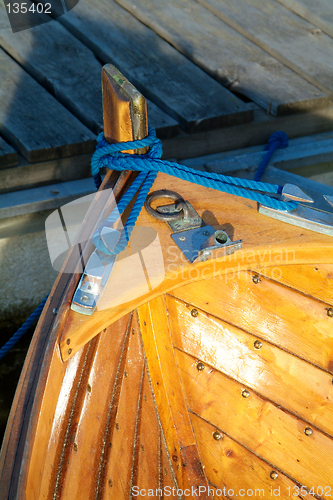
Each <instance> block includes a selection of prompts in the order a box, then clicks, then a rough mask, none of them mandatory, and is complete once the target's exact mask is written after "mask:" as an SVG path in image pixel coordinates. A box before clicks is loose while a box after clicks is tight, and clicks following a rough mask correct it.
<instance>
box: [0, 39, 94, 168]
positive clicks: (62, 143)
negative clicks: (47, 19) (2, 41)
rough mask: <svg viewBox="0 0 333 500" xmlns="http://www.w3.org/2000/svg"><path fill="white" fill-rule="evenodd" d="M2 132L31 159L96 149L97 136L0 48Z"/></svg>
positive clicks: (0, 124)
mask: <svg viewBox="0 0 333 500" xmlns="http://www.w3.org/2000/svg"><path fill="white" fill-rule="evenodd" d="M0 73H1V80H0V132H1V134H2V135H3V136H4V137H5V139H7V140H8V141H9V142H10V143H11V144H12V145H13V146H15V148H17V149H18V151H20V153H21V154H22V155H23V156H25V158H27V160H29V161H38V160H48V159H51V158H59V157H64V156H71V155H76V154H79V153H82V154H83V153H88V152H92V151H93V150H94V144H95V136H94V135H93V133H92V132H90V130H89V129H88V128H86V127H85V126H84V125H83V124H82V123H81V122H80V121H79V120H78V119H77V118H75V117H74V116H73V115H72V114H71V113H70V112H69V111H67V109H65V108H64V107H63V106H62V105H61V104H60V103H59V102H58V101H57V100H56V99H55V98H54V97H52V96H51V95H50V94H49V93H48V92H47V90H45V89H44V88H43V87H41V85H39V84H38V83H37V82H36V81H35V80H34V79H33V78H31V76H30V75H28V74H27V73H26V72H25V71H24V69H22V68H21V67H20V66H19V65H18V64H17V63H16V62H15V61H13V59H12V58H11V57H10V56H9V55H8V54H6V53H5V52H4V51H3V50H2V49H0Z"/></svg>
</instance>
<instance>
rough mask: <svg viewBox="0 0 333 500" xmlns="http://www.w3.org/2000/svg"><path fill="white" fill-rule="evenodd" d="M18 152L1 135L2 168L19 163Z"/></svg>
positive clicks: (0, 160) (0, 165)
mask: <svg viewBox="0 0 333 500" xmlns="http://www.w3.org/2000/svg"><path fill="white" fill-rule="evenodd" d="M17 163H18V159H17V153H16V151H15V149H13V148H12V147H11V146H10V145H9V144H7V142H6V141H5V140H4V139H3V138H2V137H0V169H1V168H7V167H13V166H14V165H17Z"/></svg>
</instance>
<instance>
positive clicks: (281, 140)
mask: <svg viewBox="0 0 333 500" xmlns="http://www.w3.org/2000/svg"><path fill="white" fill-rule="evenodd" d="M287 146H288V136H287V134H286V133H285V132H274V134H272V135H271V136H270V138H269V141H268V144H266V146H265V147H264V151H267V150H268V151H267V153H266V154H265V156H264V158H263V160H262V162H261V163H260V165H259V167H258V170H257V172H256V175H255V177H254V180H255V181H260V179H261V177H262V175H263V173H264V171H265V169H266V167H267V165H268V163H269V160H270V159H271V158H272V156H273V153H274V151H275V150H276V149H277V148H286V147H287Z"/></svg>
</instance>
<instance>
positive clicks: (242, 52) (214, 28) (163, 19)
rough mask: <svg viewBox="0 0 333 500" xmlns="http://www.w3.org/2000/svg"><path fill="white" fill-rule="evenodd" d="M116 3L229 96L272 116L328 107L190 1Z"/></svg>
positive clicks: (291, 74) (302, 82)
mask: <svg viewBox="0 0 333 500" xmlns="http://www.w3.org/2000/svg"><path fill="white" fill-rule="evenodd" d="M117 2H118V3H119V4H121V5H122V6H123V7H125V8H126V9H127V10H129V11H130V12H131V13H132V14H133V15H135V16H136V17H137V18H138V19H140V21H142V22H143V23H145V24H146V25H147V26H149V27H150V28H152V29H154V30H155V31H156V33H158V34H159V35H160V36H161V37H163V38H164V39H165V40H167V41H168V42H169V43H170V44H172V45H173V46H174V47H176V48H177V49H178V50H179V51H180V52H182V53H183V54H185V55H186V56H187V57H188V58H189V59H191V60H192V61H194V62H195V63H196V64H197V65H198V66H200V67H201V68H203V69H204V70H205V71H206V72H207V73H209V74H211V75H212V76H213V77H214V78H216V79H218V80H219V81H220V82H221V83H223V84H224V85H225V86H227V87H228V88H229V89H230V90H232V91H236V92H239V93H241V94H243V95H245V96H247V97H248V98H249V99H251V100H253V101H255V102H256V103H257V104H259V105H260V106H262V107H264V108H265V109H268V111H270V112H271V113H273V114H278V115H279V114H284V113H290V112H298V111H305V110H309V109H311V108H313V107H316V106H324V105H326V104H327V102H328V101H327V96H326V95H325V94H324V93H323V92H322V91H321V90H319V89H318V88H317V87H315V86H314V85H312V84H310V83H309V82H307V81H306V80H304V79H303V78H302V77H300V76H299V75H297V74H296V73H295V72H294V71H291V70H290V69H289V68H287V67H286V66H285V65H284V64H282V63H280V62H279V61H277V59H275V58H273V57H271V56H270V55H268V54H267V52H265V51H264V50H263V49H261V48H260V47H258V46H257V45H255V44H254V43H252V42H251V41H249V40H247V39H246V38H245V37H243V36H242V35H241V34H240V33H238V32H237V31H235V30H234V29H232V28H231V27H230V26H228V25H227V24H226V23H224V22H223V21H222V20H221V19H218V18H217V17H216V16H215V15H213V14H212V13H211V12H210V11H208V10H207V9H206V8H205V7H203V6H202V5H200V4H199V3H197V2H195V1H194V0H172V1H169V2H164V1H163V0H117ZM80 5H81V3H80ZM241 12H243V10H242V11H241ZM64 19H65V18H64Z"/></svg>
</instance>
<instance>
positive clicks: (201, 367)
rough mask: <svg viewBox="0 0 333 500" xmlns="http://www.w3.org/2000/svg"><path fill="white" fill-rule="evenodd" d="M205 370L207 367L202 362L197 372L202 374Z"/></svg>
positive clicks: (198, 365)
mask: <svg viewBox="0 0 333 500" xmlns="http://www.w3.org/2000/svg"><path fill="white" fill-rule="evenodd" d="M204 369H205V365H204V364H203V363H201V362H199V363H198V364H197V370H198V372H202V371H203V370H204Z"/></svg>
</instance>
